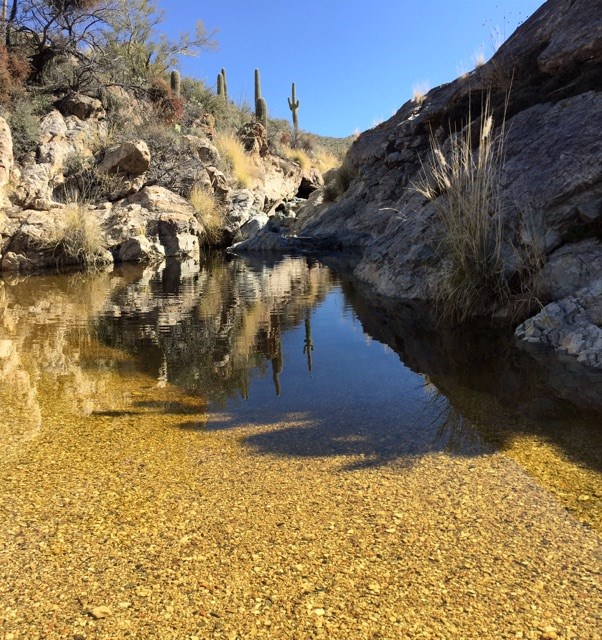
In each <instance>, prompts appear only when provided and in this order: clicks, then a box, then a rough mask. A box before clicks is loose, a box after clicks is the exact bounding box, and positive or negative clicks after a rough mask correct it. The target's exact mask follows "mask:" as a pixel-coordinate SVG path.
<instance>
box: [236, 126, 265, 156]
mask: <svg viewBox="0 0 602 640" xmlns="http://www.w3.org/2000/svg"><path fill="white" fill-rule="evenodd" d="M236 135H237V136H238V139H239V140H240V141H241V142H242V145H243V147H244V148H245V151H247V153H256V154H258V155H260V156H261V157H262V158H263V157H265V156H266V155H267V154H268V132H267V131H266V128H265V127H264V126H263V125H262V124H261V123H260V122H247V123H246V124H245V125H243V126H242V127H241V128H240V129H239V130H238V132H237V133H236Z"/></svg>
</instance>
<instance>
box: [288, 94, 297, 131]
mask: <svg viewBox="0 0 602 640" xmlns="http://www.w3.org/2000/svg"><path fill="white" fill-rule="evenodd" d="M288 108H289V109H290V110H291V112H292V115H293V127H294V128H295V135H296V133H297V129H299V115H298V113H297V112H298V111H299V100H297V90H296V88H295V83H294V82H293V90H292V97H291V98H289V99H288Z"/></svg>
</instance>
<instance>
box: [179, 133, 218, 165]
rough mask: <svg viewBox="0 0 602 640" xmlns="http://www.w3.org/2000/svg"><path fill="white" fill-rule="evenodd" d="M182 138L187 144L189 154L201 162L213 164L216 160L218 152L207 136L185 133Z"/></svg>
mask: <svg viewBox="0 0 602 640" xmlns="http://www.w3.org/2000/svg"><path fill="white" fill-rule="evenodd" d="M182 139H183V140H185V141H186V143H187V144H188V149H189V151H190V153H191V155H192V156H193V157H195V158H196V159H197V160H199V162H201V163H202V164H205V165H210V166H214V165H215V163H216V162H217V161H218V159H219V153H218V151H217V149H216V148H215V146H214V145H213V143H212V142H211V141H210V140H209V138H201V137H199V136H192V135H185V136H182Z"/></svg>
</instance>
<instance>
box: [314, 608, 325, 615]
mask: <svg viewBox="0 0 602 640" xmlns="http://www.w3.org/2000/svg"><path fill="white" fill-rule="evenodd" d="M314 613H315V614H316V615H317V616H323V615H324V613H325V611H324V609H322V608H321V607H318V608H317V609H314Z"/></svg>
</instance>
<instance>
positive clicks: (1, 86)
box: [0, 44, 29, 106]
mask: <svg viewBox="0 0 602 640" xmlns="http://www.w3.org/2000/svg"><path fill="white" fill-rule="evenodd" d="M28 74H29V63H28V62H27V59H26V58H25V57H24V56H23V55H22V54H21V53H19V52H18V51H9V50H8V49H7V48H6V47H5V46H4V45H3V44H0V105H2V106H7V105H9V104H10V103H11V101H12V100H13V98H15V97H17V96H19V95H22V94H23V93H24V91H25V80H26V79H27V75H28Z"/></svg>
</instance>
